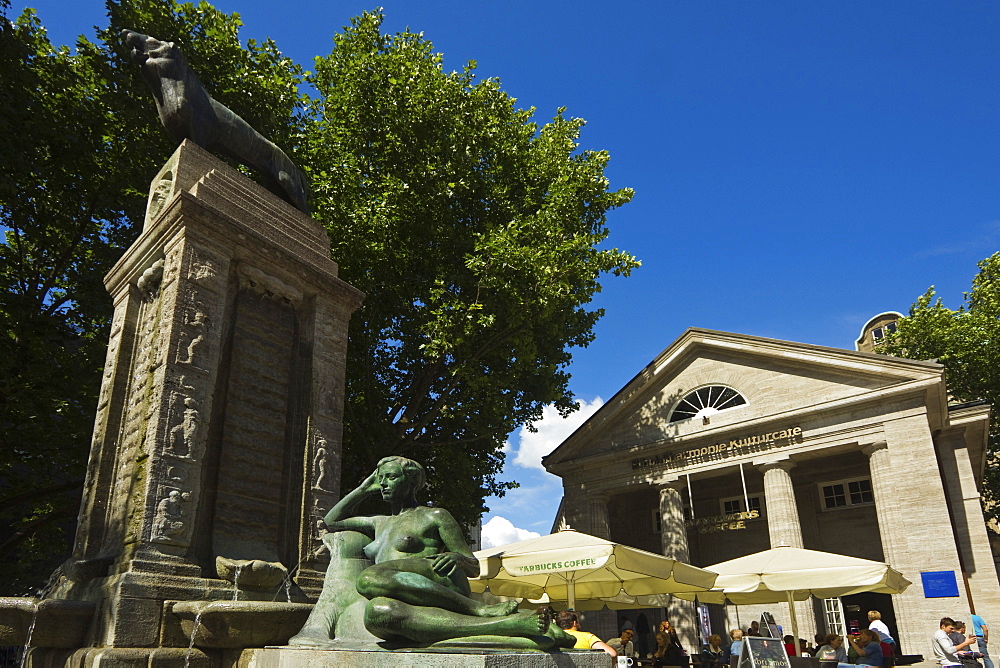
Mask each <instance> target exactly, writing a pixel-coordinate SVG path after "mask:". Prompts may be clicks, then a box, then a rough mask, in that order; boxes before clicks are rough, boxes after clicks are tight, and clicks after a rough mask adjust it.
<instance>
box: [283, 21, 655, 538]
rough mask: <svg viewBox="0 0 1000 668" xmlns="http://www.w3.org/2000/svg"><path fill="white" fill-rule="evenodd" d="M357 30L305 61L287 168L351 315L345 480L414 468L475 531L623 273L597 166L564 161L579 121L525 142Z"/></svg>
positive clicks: (371, 24) (515, 127)
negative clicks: (312, 92)
mask: <svg viewBox="0 0 1000 668" xmlns="http://www.w3.org/2000/svg"><path fill="white" fill-rule="evenodd" d="M381 22H382V16H381V14H379V13H377V12H376V13H365V14H363V15H362V16H360V17H358V18H356V19H354V20H353V21H352V24H351V25H350V26H348V27H347V28H345V30H344V31H343V32H342V33H341V34H338V35H335V36H334V48H333V51H332V52H331V53H330V54H329V55H328V56H325V57H321V58H317V60H316V66H315V73H314V74H313V75H312V76H311V77H310V79H309V80H310V82H311V83H312V84H313V85H314V86H315V88H316V90H317V91H318V93H319V97H318V99H315V100H313V101H312V104H311V106H310V114H309V120H308V123H307V126H306V130H305V140H304V142H303V146H302V149H301V151H300V152H299V154H298V157H299V159H300V162H301V163H302V164H303V165H305V166H306V168H307V169H311V171H312V177H313V186H314V202H313V207H314V212H315V215H316V217H317V218H319V219H321V220H322V221H324V222H325V223H326V224H327V225H328V227H329V229H330V231H331V238H332V239H333V250H332V253H333V258H334V259H335V260H337V261H338V262H339V263H340V266H341V275H342V277H343V278H345V280H347V281H348V282H350V283H352V284H353V285H355V286H357V287H359V288H361V289H362V290H364V291H365V292H366V293H367V298H366V300H365V303H364V305H363V306H362V308H361V310H360V311H359V312H358V313H357V314H355V316H354V318H353V319H352V321H351V328H350V347H349V352H348V355H349V358H348V370H347V379H348V380H347V384H348V387H347V406H346V420H345V423H346V424H345V431H346V433H345V442H344V445H345V447H344V459H345V462H344V471H345V472H346V476H347V478H348V479H345V480H344V484H345V485H346V486H353V485H354V484H356V483H357V482H358V481H360V479H361V478H363V477H364V476H365V475H367V473H369V472H370V471H371V470H372V469H373V468H374V466H375V464H376V462H377V461H378V459H379V458H380V457H383V456H386V455H389V454H400V455H404V456H408V457H411V458H413V459H416V460H418V461H421V462H423V463H424V464H425V465H426V466H427V468H428V471H429V473H430V474H431V475H430V480H431V483H430V490H429V492H430V494H429V495H430V497H431V499H433V500H434V501H435V502H436V503H439V504H441V505H442V506H446V507H447V508H449V510H451V511H452V512H453V513H454V514H455V516H456V517H457V518H458V519H459V520H460V521H462V522H465V523H473V522H475V521H476V520H478V519H479V517H480V515H481V513H482V511H483V510H484V506H483V500H484V498H485V497H486V496H487V495H490V494H496V495H502V494H503V493H504V491H505V489H507V488H508V487H509V485H508V484H505V483H500V482H498V481H497V480H496V474H497V473H498V472H499V470H500V467H501V466H502V464H503V451H502V446H503V442H504V439H505V438H506V436H507V434H509V433H510V432H511V431H512V430H513V429H514V428H515V427H517V426H518V425H521V424H525V423H530V422H531V421H532V420H535V419H537V418H539V417H540V415H541V409H542V407H543V406H544V405H546V404H554V405H555V406H556V407H558V409H559V410H560V412H562V413H564V414H565V413H568V412H570V411H571V410H573V409H574V408H575V403H574V400H573V395H572V394H571V393H570V391H569V388H568V381H569V374H568V373H567V365H568V364H569V362H570V360H571V348H573V347H575V346H586V345H587V344H588V343H589V342H590V341H591V340H592V339H593V326H594V323H595V322H596V321H597V319H598V318H599V317H600V315H601V311H600V310H599V309H592V308H588V304H589V302H590V301H591V299H592V297H593V295H594V294H595V293H596V292H598V291H599V290H600V283H599V278H600V277H601V276H602V275H603V274H606V273H608V272H610V273H613V274H615V275H619V274H628V273H629V272H630V270H631V269H632V268H633V267H635V266H636V265H637V264H638V263H637V262H636V260H635V259H634V258H633V257H632V256H631V255H629V254H627V253H624V252H621V251H619V250H617V249H607V248H602V247H601V246H600V244H601V243H602V242H603V241H604V240H605V238H606V237H607V235H608V231H607V228H606V225H605V218H606V214H607V212H608V211H609V210H611V209H613V208H615V207H618V206H621V205H622V204H625V203H626V202H628V201H629V199H630V198H631V196H632V191H631V190H629V189H621V190H616V191H612V190H609V189H608V180H607V178H606V177H605V176H604V168H605V166H606V164H607V161H608V155H607V153H605V152H599V151H580V150H578V144H577V142H578V138H579V135H580V130H581V128H582V127H583V125H584V122H583V121H582V120H581V119H578V118H567V117H565V116H564V110H562V109H560V110H559V111H558V112H557V114H556V116H555V118H553V119H552V120H551V121H550V122H548V123H546V124H544V125H542V126H541V127H539V126H538V125H536V124H535V123H533V122H532V120H531V119H532V116H533V113H534V111H535V110H534V109H533V108H532V109H518V108H517V107H516V104H515V100H514V99H513V98H511V97H510V96H509V95H507V94H506V93H505V92H504V91H503V90H502V89H501V87H500V82H499V81H497V80H496V79H486V80H483V81H479V82H478V83H477V82H476V81H475V77H474V70H475V63H474V62H470V63H469V64H468V65H467V66H466V67H464V68H463V69H462V70H461V71H456V72H447V71H445V69H444V67H443V62H442V57H441V55H440V54H438V53H435V52H434V50H433V46H432V44H431V43H430V42H429V41H427V40H426V39H424V38H423V36H422V35H420V34H415V33H412V32H402V33H398V34H395V35H386V34H383V33H382V32H381V30H380V26H381Z"/></svg>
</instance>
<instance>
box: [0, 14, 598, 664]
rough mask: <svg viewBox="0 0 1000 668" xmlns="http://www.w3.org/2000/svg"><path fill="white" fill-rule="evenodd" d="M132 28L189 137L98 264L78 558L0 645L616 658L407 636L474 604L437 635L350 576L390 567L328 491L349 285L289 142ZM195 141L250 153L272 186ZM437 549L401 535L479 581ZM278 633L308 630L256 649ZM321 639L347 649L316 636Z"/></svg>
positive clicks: (502, 630) (335, 478)
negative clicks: (269, 134)
mask: <svg viewBox="0 0 1000 668" xmlns="http://www.w3.org/2000/svg"><path fill="white" fill-rule="evenodd" d="M123 38H124V39H125V40H126V42H127V43H128V44H129V45H130V46H132V56H133V58H135V59H136V60H137V61H138V62H139V63H140V65H141V66H142V67H143V71H144V74H145V75H146V79H147V81H148V82H149V83H150V86H151V88H152V89H153V92H154V96H155V97H156V101H157V107H158V110H159V113H160V117H161V120H162V121H163V123H164V125H165V126H166V127H167V129H168V130H170V131H171V132H172V133H173V134H174V135H175V137H177V138H178V140H179V141H180V146H179V147H178V148H177V150H176V152H175V153H174V154H173V156H171V157H170V159H169V160H168V161H167V162H166V164H165V165H164V166H163V167H162V168H161V169H160V171H159V173H158V174H157V175H156V177H155V178H154V179H153V181H152V184H151V186H150V193H149V199H148V204H147V210H146V216H145V221H144V225H143V231H142V234H141V235H140V236H139V238H138V239H137V240H136V242H135V243H134V244H133V245H132V247H131V248H129V249H128V251H127V252H126V253H125V255H124V256H123V257H122V258H121V260H120V261H119V262H118V263H117V264H116V265H115V267H114V268H113V269H112V270H111V272H110V273H109V274H108V275H107V276H106V277H105V285H106V286H107V289H108V291H109V292H110V294H111V297H112V299H113V301H114V316H113V320H112V324H111V335H110V340H109V344H108V353H107V361H106V364H105V372H104V377H103V379H102V384H101V391H100V395H99V400H98V407H97V417H96V420H95V426H94V436H93V442H92V445H91V453H90V459H89V462H88V469H87V479H86V483H85V486H84V494H83V501H82V505H81V510H80V515H79V520H78V528H77V535H76V540H75V544H74V550H73V556H72V558H71V559H70V560H68V561H67V562H66V563H65V564H64V565H63V566H62V567H60V569H59V570H57V572H56V573H55V574H54V575H53V578H52V580H51V582H50V585H49V587H48V588H47V590H48V591H47V592H46V595H45V596H43V597H42V598H41V600H38V599H0V645H18V644H20V645H25V646H27V647H29V648H30V650H29V651H28V654H27V663H28V664H29V665H30V666H32V667H35V666H37V667H48V666H52V667H56V666H67V667H68V666H74V667H79V668H98V667H101V668H105V667H115V668H117V667H122V668H125V667H127V668H138V667H139V666H148V667H149V668H156V667H159V666H163V667H167V666H170V667H171V668H180V667H181V666H183V668H190V667H191V666H192V665H193V666H195V667H196V668H230V667H233V668H235V667H236V666H240V667H241V668H242V667H247V668H249V667H251V666H253V667H260V668H264V667H265V666H286V665H289V666H290V665H296V666H299V665H305V664H309V665H312V664H318V663H323V664H329V665H352V666H364V665H373V660H374V661H377V664H378V665H386V666H403V665H449V666H469V665H480V666H501V665H502V666H506V665H519V666H538V667H539V668H540V667H542V666H551V665H560V666H562V665H567V666H568V665H575V666H582V665H587V666H591V665H593V666H597V665H607V661H606V655H604V654H603V653H599V654H600V656H597V655H591V654H589V653H583V654H577V655H575V656H573V655H563V654H548V653H545V652H539V651H537V650H536V651H535V652H534V653H524V652H523V651H522V652H521V653H517V650H516V649H514V653H512V652H511V649H510V648H508V649H506V650H505V649H503V648H502V647H496V646H494V647H486V646H484V645H483V642H482V639H480V640H478V641H477V640H476V639H475V638H473V639H471V642H466V644H465V646H462V645H461V643H459V645H458V646H452V647H445V648H434V647H431V648H430V650H431V651H434V650H435V649H437V650H438V651H443V652H446V653H443V654H433V655H424V654H419V655H418V654H413V653H412V652H408V651H407V650H406V647H408V648H409V649H410V650H413V649H414V648H413V645H414V644H416V645H419V647H417V648H416V651H418V652H423V651H426V650H427V649H428V648H427V647H426V645H428V644H430V645H433V644H434V638H436V637H441V638H454V637H455V636H456V635H457V636H468V635H470V633H469V632H468V629H472V628H473V627H474V626H475V625H476V623H477V620H476V619H466V620H465V622H466V624H467V626H468V629H464V630H463V629H459V631H462V632H458V631H448V632H445V633H444V635H442V629H444V628H446V627H447V625H448V624H449V623H450V622H449V620H451V619H452V617H449V616H448V615H449V614H452V613H451V612H449V611H448V610H447V609H445V608H444V607H442V606H440V605H438V606H435V605H431V606H430V608H428V609H429V610H431V612H430V613H429V614H430V615H432V616H433V615H437V617H434V618H433V619H431V621H430V623H429V624H428V623H425V621H426V620H425V616H419V615H418V617H414V616H413V615H412V614H411V612H412V610H410V608H413V607H414V606H415V607H418V608H423V607H426V604H425V603H424V602H422V601H421V600H420V599H419V598H418V599H414V598H413V597H412V596H411V597H410V598H409V601H408V602H407V601H406V600H404V599H405V597H404V596H403V594H404V593H405V592H402V591H401V590H398V589H393V588H392V587H389V588H387V589H386V588H385V587H384V586H383V585H384V583H383V585H379V586H383V589H377V587H376V588H365V587H363V586H362V584H361V582H362V580H365V581H370V583H371V584H372V587H375V585H376V584H377V581H378V580H379V577H382V576H383V575H384V574H385V569H386V568H390V567H392V566H393V565H398V563H397V562H395V561H392V560H393V559H397V560H398V555H397V556H394V557H391V558H390V559H389V561H386V560H385V559H384V558H383V557H384V556H385V555H384V554H382V552H384V550H383V549H382V548H377V549H376V548H373V547H372V546H373V545H375V544H376V543H377V542H378V538H377V536H376V534H377V532H376V531H375V530H374V527H372V531H371V532H369V531H367V529H365V528H364V527H361V530H360V531H353V530H351V526H352V525H350V523H349V522H348V524H346V525H345V524H343V522H342V520H344V518H345V517H346V515H345V513H346V511H347V510H350V509H352V506H351V504H352V503H353V502H354V501H355V500H356V498H357V496H358V495H359V494H360V492H358V490H355V491H354V492H351V493H350V494H348V495H346V496H344V497H343V498H342V497H341V494H340V490H339V481H340V477H341V471H340V461H341V460H340V452H341V434H342V411H343V403H344V374H345V360H346V349H347V326H348V322H349V319H350V317H351V314H352V313H353V312H354V311H355V310H356V309H357V307H358V306H359V305H360V304H361V302H362V299H363V295H362V293H361V292H360V291H358V290H357V289H355V288H353V287H352V286H350V285H348V284H347V283H345V282H344V281H342V280H340V279H339V278H338V277H337V264H336V263H335V262H334V261H333V260H331V259H330V257H329V239H328V237H327V233H326V231H325V229H324V228H323V227H322V226H321V225H320V224H319V223H317V222H316V221H314V220H312V219H311V218H310V217H309V216H308V215H306V213H305V211H306V190H305V186H304V181H303V179H302V175H301V173H300V172H299V171H298V169H297V168H296V167H295V165H293V164H292V163H291V161H290V160H289V159H288V157H287V156H286V155H285V154H284V153H283V152H281V151H280V150H279V149H277V147H276V146H274V144H272V143H271V142H270V141H268V140H266V139H264V138H263V137H261V136H260V135H259V134H257V133H256V132H255V131H254V130H253V129H252V128H250V127H249V126H248V125H247V124H246V123H245V122H243V120H242V119H240V118H239V117H238V116H236V115H235V114H233V113H232V112H231V111H230V110H228V109H226V108H225V107H223V106H222V105H220V104H218V103H217V102H216V101H215V100H212V99H211V97H210V96H208V94H207V93H206V92H205V91H204V89H203V88H201V85H200V83H198V82H197V77H195V76H194V74H193V73H192V72H191V71H190V69H189V68H188V67H187V65H186V62H185V61H184V60H183V54H181V53H180V51H179V50H177V49H176V48H175V47H174V45H173V44H171V43H169V42H160V41H159V40H155V39H154V38H151V37H147V36H145V35H139V34H138V33H133V32H130V31H125V33H124V34H123ZM185 105H187V106H186V107H185ZM203 146H213V147H216V148H217V149H218V150H220V151H222V152H224V153H227V154H229V155H232V156H233V157H236V158H237V159H239V160H241V161H243V162H244V163H246V164H248V165H249V166H252V167H254V168H256V169H258V170H259V171H260V172H261V175H262V178H263V179H264V180H265V181H266V182H269V185H270V186H271V187H272V190H273V191H274V194H272V192H269V191H268V190H267V189H265V188H264V187H262V186H260V185H258V184H256V183H255V182H253V181H251V180H250V179H248V178H246V177H245V176H243V175H242V174H240V173H239V172H237V171H236V170H235V169H233V168H231V167H229V166H228V165H226V164H225V163H224V162H222V161H221V160H219V159H218V158H216V157H214V156H213V155H211V154H210V153H208V152H207V151H206V150H205V148H203ZM276 195H277V196H276ZM283 200H284V201H283ZM377 473H378V475H379V476H381V477H380V480H381V479H382V478H385V477H386V475H388V474H385V475H383V473H384V472H383V471H382V467H380V469H379V472H377ZM373 475H375V474H373ZM376 477H378V476H376ZM372 484H373V483H372V480H371V479H370V480H367V481H366V482H365V483H364V485H366V488H365V490H363V491H364V493H365V494H367V493H370V492H372V491H373V489H369V487H372ZM380 484H381V485H382V486H383V487H384V485H385V483H384V482H380ZM404 487H405V488H406V494H402V492H400V493H398V494H397V497H399V498H397V497H393V496H392V495H391V494H390V495H389V496H388V497H387V496H386V495H385V494H383V497H384V498H387V500H389V501H390V503H391V504H392V505H393V514H394V515H397V514H400V513H399V512H398V511H401V510H402V509H401V507H397V506H399V504H398V503H397V502H398V500H399V499H401V498H403V496H407V495H408V496H407V498H406V509H405V510H406V511H407V512H409V511H414V510H416V506H415V502H413V501H412V496H413V492H414V491H415V489H416V487H415V486H414V485H410V486H409V487H406V486H405V485H404V486H403V487H400V488H399V489H403V488H404ZM352 495H353V496H352ZM390 497H391V498H390ZM331 508H333V510H332V511H330V513H329V514H326V515H325V513H327V511H328V510H330V509H331ZM423 508H424V509H423V510H422V511H419V513H417V514H420V515H421V516H424V515H426V517H427V518H430V517H434V518H442V517H444V515H442V512H441V511H440V509H430V508H426V507H423ZM445 514H446V513H445ZM447 517H449V518H450V515H447ZM324 518H325V519H324ZM397 520H398V518H397ZM451 521H452V522H454V520H453V519H452V520H451ZM456 526H457V525H456ZM328 528H333V529H335V530H336V531H335V532H329V531H327V529H328ZM344 529H346V530H344ZM373 538H375V540H374V541H373V540H372V539H373ZM397 542H398V541H397ZM432 542H433V541H432ZM460 542H461V545H464V539H463V540H462V541H460ZM445 543H446V544H444V545H442V546H435V545H436V544H435V545H430V544H426V543H425V544H424V546H423V551H421V550H411V549H408V548H403V547H399V546H398V545H397V547H395V548H393V549H395V550H401V551H402V552H414V553H416V552H420V555H418V557H419V559H425V558H432V559H433V560H434V563H435V564H436V565H435V566H434V570H435V572H437V571H438V570H440V572H441V573H445V572H446V571H447V573H449V574H450V573H451V572H452V570H453V568H457V567H461V569H462V570H463V572H465V573H467V574H473V573H472V571H473V570H474V564H475V560H474V559H472V558H471V552H469V551H468V546H465V547H464V548H462V547H461V546H460V545H459V541H457V540H452V539H448V540H446V541H445ZM366 548H367V549H366ZM373 550H374V551H373ZM327 552H328V553H329V554H331V555H332V559H331V557H329V556H327ZM380 555H381V556H380ZM456 555H457V556H456ZM328 562H329V567H328V566H327V563H328ZM324 570H328V576H327V583H326V586H325V587H323V586H322V585H323V571H324ZM369 576H372V577H369ZM374 576H379V577H374ZM464 578H465V575H463V576H462V578H458V579H455V582H457V583H458V584H456V585H455V586H456V587H458V588H459V589H460V590H461V592H462V596H466V594H467V593H468V591H467V590H468V582H467V580H465V579H464ZM382 579H383V580H384V579H385V578H384V577H383V578H382ZM461 582H464V584H465V587H464V589H462V587H461ZM321 589H322V593H323V597H321V598H320V604H319V605H317V606H316V610H315V611H314V610H313V607H314V606H313V605H312V604H311V601H315V600H316V599H317V597H318V596H319V595H320V593H321ZM463 605H465V606H466V607H468V608H469V609H470V610H474V613H475V614H473V615H465V616H466V617H476V616H477V615H478V617H479V618H485V617H493V618H494V619H493V621H490V620H488V619H487V620H486V622H483V623H482V624H481V625H480V626H481V627H482V629H483V630H482V631H481V632H482V633H492V634H494V638H495V637H498V636H500V637H506V638H507V639H508V640H510V639H511V637H515V638H520V639H521V640H520V641H518V642H521V641H526V642H529V643H533V644H529V645H521V646H518V645H514V646H509V647H514V648H516V647H543V648H546V649H554V648H555V647H556V646H558V645H559V644H565V641H566V640H567V639H566V638H562V637H558V636H559V634H558V633H555V632H553V633H549V634H548V636H547V637H546V638H541V636H545V631H547V630H548V629H547V626H548V619H547V617H545V616H544V615H540V614H539V613H515V612H513V610H512V607H513V606H512V605H506V606H502V607H503V608H504V609H503V610H499V609H496V610H493V609H492V608H490V606H486V605H485V604H481V603H475V602H473V601H472V600H471V599H468V600H467V601H465V602H463ZM370 609H375V610H376V612H379V614H381V613H385V614H383V615H382V618H380V621H379V620H375V619H374V618H373V617H372V615H371V614H369V613H370ZM435 610H436V612H435ZM491 610H492V612H491ZM310 612H313V614H312V616H310ZM445 613H447V614H445ZM487 613H488V614H487ZM307 618H308V624H307V623H306V622H307ZM427 619H430V618H429V617H428V618H427ZM414 620H416V624H415V625H414ZM532 625H533V626H532ZM418 627H419V628H425V627H426V628H430V629H431V631H430V635H428V633H427V632H424V631H419V629H418V631H417V632H415V631H413V629H414V628H418ZM543 627H545V628H543ZM476 628H477V629H478V628H479V627H476ZM373 631H374V632H375V633H376V635H378V636H379V637H376V635H373ZM498 631H499V632H498ZM415 633H416V635H415ZM407 634H408V635H407ZM421 634H422V635H421ZM532 634H534V635H535V636H538V638H536V639H535V640H531V639H530V638H529V636H531V635H532ZM293 635H297V637H298V638H299V639H300V640H301V641H302V642H301V644H300V645H301V646H299V647H283V648H269V647H268V646H270V645H284V644H285V643H287V642H288V640H289V639H290V638H291V637H292V636H293ZM432 636H433V637H432ZM317 638H318V639H319V640H320V642H316V639H317ZM335 638H341V639H343V638H350V639H351V641H352V642H353V643H355V644H354V646H353V647H350V648H346V649H347V651H344V649H339V650H338V649H329V648H321V647H317V645H323V644H324V643H325V642H326V641H330V640H332V639H335ZM386 638H390V639H391V640H392V641H393V642H392V643H391V644H390V645H386V644H385V639H386ZM501 639H502V638H501ZM466 640H469V639H466ZM553 640H555V641H554V642H553ZM487 641H488V642H487V644H488V643H489V642H492V641H491V640H489V639H487ZM539 643H540V644H539ZM494 645H495V643H494ZM394 646H395V647H400V648H401V649H402V651H401V652H392V651H386V650H387V649H391V648H392V647H394ZM364 649H367V650H368V651H362V650H364ZM371 652H380V654H379V655H378V658H377V659H374V655H373V654H371Z"/></svg>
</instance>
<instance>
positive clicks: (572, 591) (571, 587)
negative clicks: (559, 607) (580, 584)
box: [566, 575, 576, 610]
mask: <svg viewBox="0 0 1000 668" xmlns="http://www.w3.org/2000/svg"><path fill="white" fill-rule="evenodd" d="M566 600H567V603H569V607H568V608H566V609H567V610H575V609H576V579H575V578H574V577H573V576H572V575H570V577H569V579H567V580H566Z"/></svg>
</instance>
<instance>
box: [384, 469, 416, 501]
mask: <svg viewBox="0 0 1000 668" xmlns="http://www.w3.org/2000/svg"><path fill="white" fill-rule="evenodd" d="M378 484H379V486H380V487H381V488H382V498H383V499H385V500H386V501H389V502H392V501H403V500H405V499H406V498H407V497H409V496H411V495H412V494H413V485H412V484H411V483H410V481H409V480H408V479H407V477H406V475H405V474H404V473H403V467H402V466H400V465H399V464H398V463H396V462H387V463H385V464H383V465H382V466H380V467H379V469H378Z"/></svg>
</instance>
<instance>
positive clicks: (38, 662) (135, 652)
mask: <svg viewBox="0 0 1000 668" xmlns="http://www.w3.org/2000/svg"><path fill="white" fill-rule="evenodd" d="M218 665H219V660H218V657H211V656H209V655H207V654H206V653H205V652H202V651H201V650H199V649H197V648H193V649H191V650H188V649H186V648H183V649H182V648H179V647H85V648H83V649H78V650H75V651H74V650H71V649H70V650H66V649H54V648H49V647H36V648H32V649H31V650H29V653H28V663H27V668H215V666H218Z"/></svg>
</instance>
